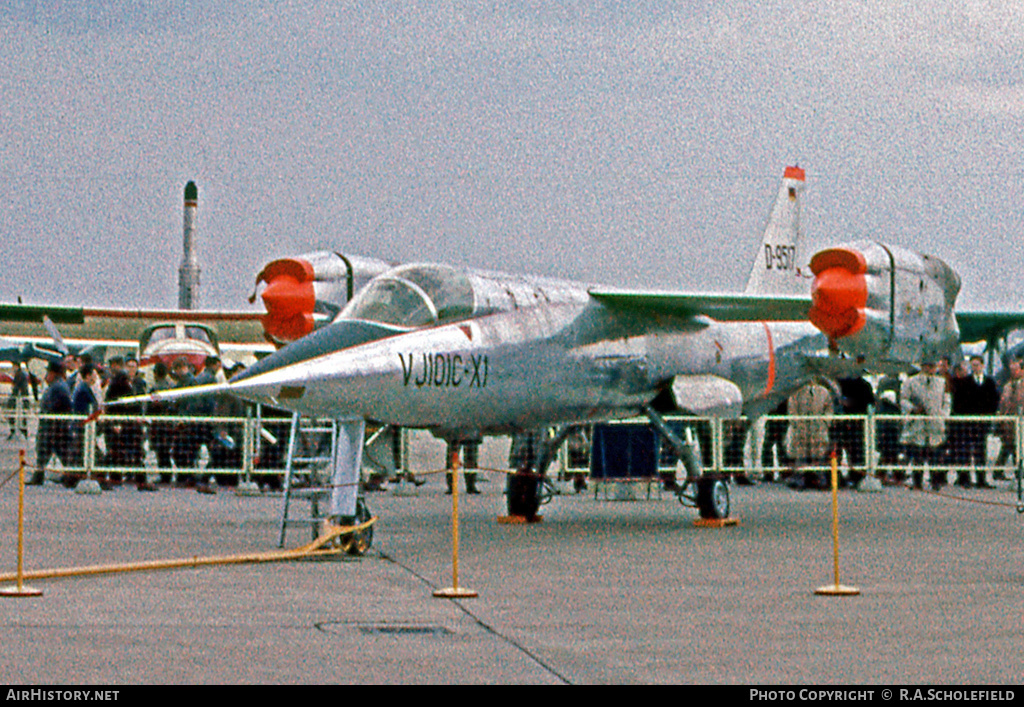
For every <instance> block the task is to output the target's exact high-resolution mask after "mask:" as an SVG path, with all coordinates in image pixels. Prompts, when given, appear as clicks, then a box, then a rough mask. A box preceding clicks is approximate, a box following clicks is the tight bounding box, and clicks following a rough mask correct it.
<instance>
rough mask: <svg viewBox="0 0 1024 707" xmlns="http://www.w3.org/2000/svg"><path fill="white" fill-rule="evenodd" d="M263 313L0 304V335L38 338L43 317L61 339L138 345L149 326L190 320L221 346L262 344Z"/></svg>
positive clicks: (263, 342) (42, 329)
mask: <svg viewBox="0 0 1024 707" xmlns="http://www.w3.org/2000/svg"><path fill="white" fill-rule="evenodd" d="M263 316H264V313H263V312H259V311H236V312H232V311H218V310H182V309H130V308H124V309H118V308H102V307H63V306H57V305H28V304H0V336H8V337H38V336H41V335H43V334H44V332H45V329H44V327H43V317H49V318H50V320H52V321H53V323H55V324H57V325H59V326H60V331H61V333H62V334H63V336H65V337H67V338H68V339H77V340H102V341H107V342H110V341H119V342H130V343H132V344H133V345H134V344H135V343H137V342H138V336H139V332H140V331H142V330H143V329H144V328H145V327H147V326H149V325H150V324H156V323H159V322H167V321H182V320H186V321H190V322H199V323H201V324H209V325H210V326H212V327H213V328H214V329H215V330H216V333H217V336H218V338H219V339H220V341H221V343H222V344H223V343H238V344H265V343H266V339H265V338H264V335H263V324H262V319H263Z"/></svg>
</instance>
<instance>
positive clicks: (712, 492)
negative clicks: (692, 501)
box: [697, 479, 729, 520]
mask: <svg viewBox="0 0 1024 707" xmlns="http://www.w3.org/2000/svg"><path fill="white" fill-rule="evenodd" d="M697 510H698V511H699V512H700V517H701V518H707V519H712V520H722V519H724V518H728V517H729V485H728V484H727V483H725V481H724V480H722V479H700V480H698V481H697Z"/></svg>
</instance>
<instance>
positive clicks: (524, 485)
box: [506, 471, 551, 520]
mask: <svg viewBox="0 0 1024 707" xmlns="http://www.w3.org/2000/svg"><path fill="white" fill-rule="evenodd" d="M507 491H508V498H507V499H506V504H507V507H508V514H509V515H510V516H520V517H522V518H528V519H530V520H533V519H534V518H536V517H537V511H539V510H540V506H541V503H543V502H544V501H543V499H542V495H543V494H542V480H541V477H540V476H539V475H537V474H531V473H528V472H522V471H517V472H516V473H514V474H512V475H511V476H509V477H508V488H507ZM547 500H549V501H550V500H551V498H550V496H549V497H548V499H547Z"/></svg>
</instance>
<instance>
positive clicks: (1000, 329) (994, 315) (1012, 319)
mask: <svg viewBox="0 0 1024 707" xmlns="http://www.w3.org/2000/svg"><path fill="white" fill-rule="evenodd" d="M956 322H957V325H958V326H959V327H960V341H963V342H970V341H994V340H996V339H999V338H1000V337H1002V336H1003V335H1005V334H1006V333H1007V332H1008V331H1012V330H1013V329H1021V328H1024V312H957V313H956Z"/></svg>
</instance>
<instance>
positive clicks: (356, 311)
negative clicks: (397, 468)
mask: <svg viewBox="0 0 1024 707" xmlns="http://www.w3.org/2000/svg"><path fill="white" fill-rule="evenodd" d="M804 181H805V180H804V172H803V170H801V169H799V168H795V167H789V168H787V169H786V171H785V173H784V176H783V180H782V185H781V187H780V190H779V193H778V197H777V199H776V202H775V205H774V207H773V209H772V211H771V215H770V216H769V220H768V226H767V228H766V229H765V233H764V238H763V240H762V242H761V244H760V247H759V250H758V253H757V259H756V261H755V265H754V267H753V269H752V272H751V278H750V280H749V283H748V288H747V291H746V292H745V293H743V294H706V293H700V294H697V293H681V292H663V291H636V290H622V289H609V288H605V287H599V286H596V285H591V284H585V283H579V282H572V281H567V280H557V279H551V278H540V277H527V276H522V275H514V274H507V273H497V272H489V271H480V270H473V269H468V268H461V267H454V266H451V265H442V264H407V265H402V266H399V267H396V268H394V269H390V270H387V271H385V272H383V273H381V274H379V275H377V276H376V277H375V278H374V279H372V280H371V281H370V282H369V284H368V285H367V286H366V287H365V288H364V289H363V290H362V291H361V292H360V293H359V294H358V295H357V296H356V297H355V298H354V299H353V300H352V301H351V302H350V303H349V304H348V305H347V306H346V307H345V308H344V309H343V310H342V311H341V313H340V314H339V315H338V316H337V317H336V318H335V319H334V320H333V321H332V322H331V323H330V324H328V325H326V326H323V327H321V328H320V329H317V330H316V331H313V332H312V333H311V334H309V335H307V336H305V337H302V338H300V339H297V340H296V341H294V342H293V343H290V344H288V345H287V346H285V347H283V348H281V349H280V350H278V351H277V352H275V353H274V354H273V355H271V356H269V357H267V358H266V359H263V360H262V361H260V362H258V363H257V364H256V365H254V366H252V367H251V368H249V369H248V370H247V371H246V372H244V373H243V374H241V375H239V376H236V377H235V378H233V379H232V380H231V381H229V382H228V383H226V384H220V385H214V386H204V387H199V388H193V389H191V390H188V391H171V392H169V393H162V394H160V395H159V396H157V397H158V398H159V399H168V398H176V397H181V396H185V395H199V394H209V393H212V392H215V391H216V392H229V393H232V394H234V395H237V396H239V397H241V398H243V399H246V400H250V401H254V402H260V403H266V404H270V405H274V406H277V407H282V408H286V409H289V410H292V411H295V412H298V413H301V414H303V415H314V416H321V417H333V418H336V419H338V420H339V421H341V422H342V423H343V429H344V430H345V432H346V433H345V434H341V435H339V442H338V448H337V450H336V451H337V458H338V466H339V468H338V470H336V474H335V482H334V483H335V486H336V488H335V496H334V498H333V499H332V511H333V512H334V513H336V514H337V515H339V516H341V517H356V509H357V504H356V500H357V499H356V490H355V486H356V481H357V479H358V470H359V466H360V453H361V440H362V438H363V430H364V425H365V422H366V421H368V420H370V421H375V422H378V423H387V424H392V425H396V426H401V427H412V428H427V429H430V430H432V431H433V432H434V433H435V434H436V435H438V436H439V437H442V438H444V439H446V440H449V441H453V442H454V441H461V440H465V439H474V438H478V437H479V436H481V435H485V434H504V433H516V432H522V431H526V430H536V429H538V428H543V427H549V426H559V427H561V429H562V431H563V433H564V432H565V431H566V430H568V429H569V426H571V425H573V424H580V423H590V422H594V421H598V420H605V419H613V418H624V417H631V416H637V415H645V416H646V417H647V418H648V419H650V421H651V422H652V424H654V425H655V427H656V428H657V429H658V430H659V431H661V432H662V433H663V434H664V435H665V436H666V438H667V439H668V441H669V443H670V444H673V446H675V447H676V448H677V450H679V451H680V452H681V453H682V454H683V456H684V459H687V460H688V461H687V478H686V483H685V484H684V487H683V488H684V493H685V494H690V495H689V496H687V497H688V498H690V499H691V500H692V501H693V502H694V504H695V505H696V506H697V507H698V509H699V511H700V513H701V515H702V516H705V517H723V516H725V515H727V514H728V512H729V499H728V487H727V485H726V483H725V482H724V480H723V479H721V478H713V477H711V476H709V475H705V474H703V472H702V470H701V467H700V465H699V463H694V460H693V455H692V453H691V450H690V449H689V448H688V445H687V444H686V443H683V442H682V441H680V440H679V439H678V438H677V437H676V436H675V435H674V434H673V433H672V432H671V430H670V429H669V428H668V427H667V426H666V425H665V422H664V420H663V417H662V416H663V414H665V413H667V412H672V411H684V412H688V413H692V414H696V415H705V416H706V415H719V416H736V415H739V414H741V413H746V414H748V415H754V416H756V415H759V414H762V413H764V412H767V411H768V410H770V409H772V408H774V407H775V406H776V405H777V404H778V403H779V402H781V401H782V400H783V399H784V398H785V397H787V396H789V395H790V394H792V393H793V392H794V391H795V390H796V389H797V388H799V387H800V386H801V385H803V384H804V383H805V382H806V381H807V380H809V379H811V378H813V377H814V376H817V375H847V374H849V373H851V372H853V371H861V370H865V369H876V370H887V371H892V370H905V369H907V368H908V367H909V366H910V365H911V364H913V363H915V362H917V361H919V360H921V359H922V357H928V356H932V355H936V354H940V353H945V352H948V351H950V350H952V349H954V348H955V346H956V343H957V322H956V319H955V318H954V316H953V306H954V303H955V300H956V296H957V293H958V291H959V286H960V280H959V277H958V276H957V275H956V273H955V272H954V271H953V270H952V269H951V268H949V267H948V266H947V265H946V264H945V263H943V262H942V261H940V260H938V259H937V258H933V257H930V256H926V255H919V254H916V253H913V252H911V251H907V250H904V249H901V248H898V247H894V246H888V245H884V244H880V243H874V242H862V243H855V244H851V245H843V246H838V247H835V248H830V249H827V250H823V251H821V252H819V253H817V254H816V255H815V256H814V257H813V258H812V259H811V260H810V272H806V271H805V270H803V269H802V268H801V267H799V264H800V263H801V262H802V260H801V254H800V253H799V243H798V240H799V213H800V200H801V198H802V197H801V194H802V191H803V187H804ZM811 277H813V278H814V279H813V283H811V284H810V289H811V294H806V293H807V289H806V288H808V284H809V283H810V278H811ZM801 292H802V294H801ZM780 293H782V294H780ZM808 318H809V319H810V322H811V323H809V322H808V321H807V319H808ZM561 436H562V435H559V436H558V437H556V438H555V440H553V441H552V443H551V444H550V445H548V448H547V449H546V451H545V452H544V453H542V454H541V455H540V458H539V460H538V461H537V464H536V472H537V474H535V475H530V476H528V477H525V478H527V479H529V478H536V476H537V475H543V473H544V470H545V468H546V466H547V461H548V459H550V450H551V448H553V446H554V444H556V443H557V442H558V440H559V438H560V437H561ZM527 471H528V470H521V472H520V473H523V474H525V473H526V472H527ZM523 478H524V477H520V478H519V480H518V483H517V484H516V485H517V487H518V488H525V489H527V492H526V493H525V500H524V501H523V504H522V506H521V507H526V508H528V509H529V508H531V507H535V502H536V495H537V486H538V485H537V484H535V483H532V482H530V481H529V480H527V481H526V482H523ZM509 497H510V499H512V497H513V494H509ZM512 510H516V509H512Z"/></svg>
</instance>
